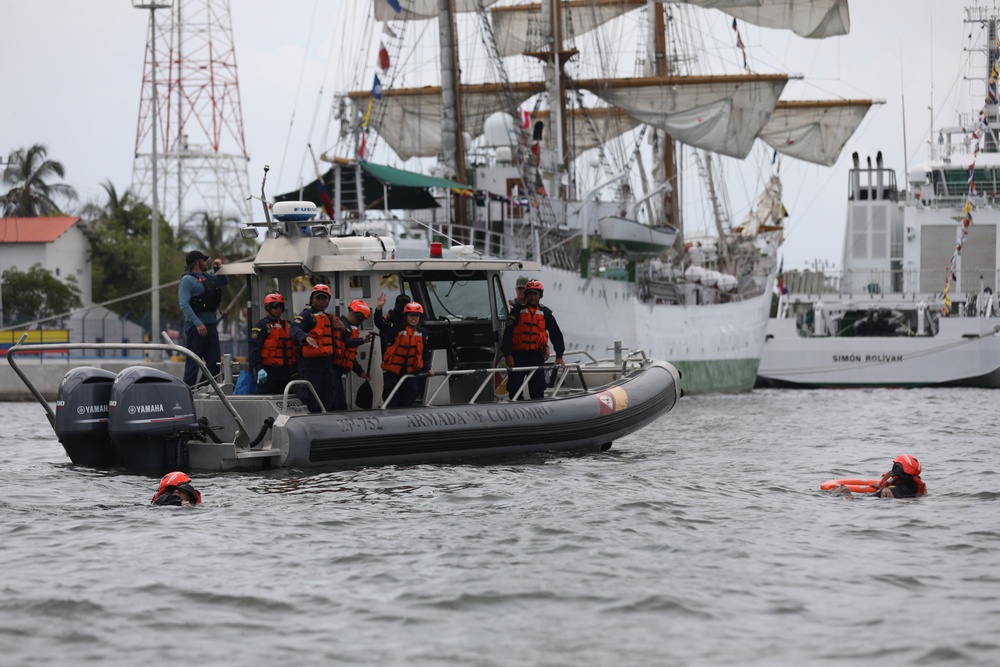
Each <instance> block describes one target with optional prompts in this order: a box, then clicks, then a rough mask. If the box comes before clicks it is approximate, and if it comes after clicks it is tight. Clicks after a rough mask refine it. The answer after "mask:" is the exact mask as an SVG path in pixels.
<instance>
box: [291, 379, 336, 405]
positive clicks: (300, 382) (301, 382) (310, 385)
mask: <svg viewBox="0 0 1000 667" xmlns="http://www.w3.org/2000/svg"><path fill="white" fill-rule="evenodd" d="M298 385H303V386H305V387H307V388H308V389H309V393H311V394H312V395H313V398H315V399H316V405H318V406H319V410H320V412H326V408H325V407H323V401H321V400H320V399H319V394H317V393H316V387H314V386H313V383H312V382H310V381H309V380H292V381H291V382H289V383H288V384H286V385H285V391H284V393H283V394H282V395H281V411H282V412H288V390H289V389H291V388H292V387H294V386H298Z"/></svg>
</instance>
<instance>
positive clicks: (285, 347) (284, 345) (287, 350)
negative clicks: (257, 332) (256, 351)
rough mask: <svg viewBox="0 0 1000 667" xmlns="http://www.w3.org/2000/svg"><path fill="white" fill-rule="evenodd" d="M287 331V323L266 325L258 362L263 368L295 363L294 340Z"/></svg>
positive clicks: (282, 321)
mask: <svg viewBox="0 0 1000 667" xmlns="http://www.w3.org/2000/svg"><path fill="white" fill-rule="evenodd" d="M289 329H290V327H289V324H288V322H286V321H284V320H279V321H278V322H268V323H267V338H265V339H264V345H263V347H262V348H261V350H260V361H261V363H262V364H263V365H264V366H291V365H292V364H294V363H295V360H296V358H297V357H296V354H295V339H294V338H292V336H291V334H290V333H289Z"/></svg>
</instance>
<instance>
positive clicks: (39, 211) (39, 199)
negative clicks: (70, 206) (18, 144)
mask: <svg viewBox="0 0 1000 667" xmlns="http://www.w3.org/2000/svg"><path fill="white" fill-rule="evenodd" d="M47 155H48V148H46V147H45V145H44V144H35V145H33V146H31V147H30V148H28V149H27V150H25V149H23V148H21V149H19V150H16V151H13V152H11V154H10V155H9V156H8V164H7V168H6V169H4V170H3V184H4V186H13V187H12V188H11V189H10V190H9V191H8V192H7V194H5V195H3V196H0V211H2V212H3V215H5V216H7V217H13V218H37V217H40V216H46V215H58V214H59V213H61V210H60V208H59V206H58V205H57V204H56V203H55V201H54V197H65V198H66V199H76V190H75V189H74V188H73V186H71V185H67V184H65V183H51V184H50V183H46V181H47V180H49V179H51V178H53V177H54V176H58V177H59V178H65V175H66V174H65V170H64V169H63V166H62V163H61V162H56V161H55V160H49V159H48V157H47Z"/></svg>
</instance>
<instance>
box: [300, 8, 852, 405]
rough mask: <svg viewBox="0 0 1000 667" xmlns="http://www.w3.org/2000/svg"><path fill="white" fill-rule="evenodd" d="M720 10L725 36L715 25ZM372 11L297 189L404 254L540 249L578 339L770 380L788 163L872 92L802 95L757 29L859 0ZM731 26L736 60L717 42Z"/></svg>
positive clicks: (822, 143) (716, 380)
mask: <svg viewBox="0 0 1000 667" xmlns="http://www.w3.org/2000/svg"><path fill="white" fill-rule="evenodd" d="M717 10H721V11H722V12H725V13H726V15H727V17H726V19H725V21H724V23H722V24H723V25H724V26H725V32H724V33H723V34H721V35H715V34H713V33H712V31H711V30H710V29H709V28H706V27H705V26H706V24H705V23H704V22H702V17H703V16H704V15H705V13H706V12H711V13H712V16H716V17H717ZM365 20H366V25H365V27H364V28H363V29H361V30H363V32H362V33H361V34H362V35H365V36H366V39H368V40H369V41H370V42H371V43H372V44H373V47H372V50H368V51H365V55H364V58H365V60H364V61H363V62H359V63H358V65H357V67H356V71H357V72H358V73H359V74H358V75H357V77H358V78H357V79H355V84H354V90H353V91H352V92H349V93H348V94H346V95H345V96H344V97H343V98H342V99H341V101H340V104H339V105H338V108H337V116H338V118H339V121H340V123H339V126H340V133H341V134H340V138H339V141H338V142H337V145H336V147H335V148H333V149H331V150H327V151H326V152H325V153H324V154H323V155H322V156H321V158H320V159H326V160H327V162H329V163H330V164H332V167H330V168H329V169H328V170H327V171H326V172H325V173H323V174H319V173H317V176H318V178H317V180H316V181H315V182H313V183H312V184H311V185H310V186H309V187H308V188H305V189H304V190H306V191H305V192H303V191H298V192H295V193H289V194H288V198H289V199H299V198H302V199H310V200H312V201H321V200H322V201H325V202H326V203H327V204H328V206H327V208H328V213H329V214H330V215H331V217H333V218H334V219H336V220H338V221H341V222H342V223H343V225H344V231H345V232H350V231H367V232H372V233H380V234H383V235H390V236H392V237H393V238H394V240H395V241H396V246H397V251H398V252H400V253H406V252H408V251H409V250H412V252H413V253H415V255H419V254H421V253H426V247H427V245H428V244H430V243H432V242H444V244H445V246H446V248H448V247H450V248H451V249H452V250H453V251H457V252H459V253H463V252H464V253H485V254H487V255H490V256H496V257H501V258H524V259H528V260H532V261H536V262H537V263H538V264H539V266H540V269H539V271H538V272H537V273H536V274H533V275H532V276H531V277H532V278H537V279H540V280H541V281H542V283H543V284H544V285H545V301H546V303H547V304H548V305H549V306H550V307H552V308H554V310H555V312H556V314H557V317H558V319H559V323H560V326H561V328H562V330H563V332H564V334H565V336H566V339H567V344H568V345H570V346H573V347H576V348H579V349H583V350H587V351H588V352H590V353H592V354H594V355H596V356H601V355H604V354H606V344H607V343H606V339H607V333H608V332H613V333H614V338H615V339H616V340H621V341H622V342H623V344H624V345H625V346H626V347H628V348H633V349H643V350H645V351H646V352H647V353H648V354H650V355H651V356H653V357H656V358H661V359H666V360H669V361H670V362H671V363H672V364H673V365H674V366H676V367H677V368H678V369H679V370H680V371H681V373H682V376H683V387H684V391H685V393H687V394H698V393H706V392H742V391H749V390H750V389H751V388H752V387H753V385H754V381H755V379H756V375H757V367H758V364H759V361H760V355H761V352H762V347H763V344H764V336H765V329H766V326H767V319H768V315H769V312H770V307H771V301H772V293H773V290H774V286H775V280H776V274H777V268H778V266H777V265H778V262H777V251H778V248H779V247H780V244H781V242H782V233H783V227H782V220H783V219H784V217H785V215H786V214H785V209H784V206H783V205H782V203H781V196H782V194H781V181H780V177H779V168H780V164H781V159H784V158H788V157H790V158H793V159H797V160H805V161H807V162H810V163H815V164H820V165H826V166H830V165H832V164H834V163H835V162H836V160H837V159H838V157H839V155H840V153H841V151H842V150H843V147H844V145H845V143H846V142H847V140H848V139H849V138H850V136H851V135H852V134H853V132H854V131H855V129H856V128H857V126H858V125H859V124H860V122H861V121H862V120H863V118H864V117H865V115H866V113H867V112H868V110H869V108H870V107H871V105H872V100H849V99H826V100H815V99H784V98H783V97H782V96H783V93H784V91H785V89H786V85H787V84H788V82H789V80H790V79H792V78H796V77H795V75H789V74H787V73H761V72H756V71H754V70H753V68H752V67H751V66H750V64H748V59H747V47H746V46H745V45H744V43H743V41H742V37H741V26H746V25H747V24H748V23H749V24H752V25H755V26H764V27H768V28H776V29H780V30H784V31H790V32H791V33H794V35H796V36H799V37H801V38H808V39H824V38H829V37H835V36H838V35H843V34H846V33H847V31H848V29H849V26H850V17H849V12H848V3H847V0H817V1H814V2H809V3H789V2H786V1H784V0H780V1H779V0H754V1H753V2H750V3H748V2H745V1H743V0H729V1H723V0H691V1H689V2H678V3H665V2H653V1H650V2H647V1H638V0H562V1H555V0H545V1H544V2H541V3H540V4H539V3H522V2H495V0H398V1H397V0H373V2H372V4H371V12H370V14H369V15H368V16H367V17H366V19H365ZM718 25H720V22H719V21H718V18H716V26H718ZM744 29H745V28H744ZM711 40H719V41H723V40H724V41H725V42H726V43H727V52H728V56H727V57H726V58H722V59H721V62H718V63H717V62H715V61H713V62H709V59H708V58H707V57H705V56H704V53H705V51H699V50H698V49H699V44H702V43H704V42H707V41H711ZM376 50H377V53H376ZM727 59H728V62H727ZM713 66H718V67H719V69H720V70H721V71H718V72H715V71H710V69H709V68H710V67H713ZM411 158H417V159H416V160H413V161H412V162H410V160H411ZM399 161H407V166H408V167H409V168H408V169H406V170H401V169H394V168H391V167H388V166H386V164H385V163H387V162H396V163H397V164H398V162H399ZM414 163H417V164H418V165H422V166H418V167H412V166H410V165H412V164H414ZM733 165H736V166H735V167H734V166H733ZM746 168H749V169H750V170H752V171H753V172H754V184H755V186H756V187H755V191H759V192H760V196H759V199H758V200H756V204H755V205H754V206H753V207H752V210H750V212H749V213H748V214H747V215H745V216H743V217H742V219H741V220H739V221H737V220H735V219H734V216H733V214H732V213H731V212H730V209H729V203H728V200H727V197H726V187H727V181H726V179H725V178H724V177H720V174H723V173H725V171H726V169H746ZM317 172H319V169H318V168H317ZM421 189H424V190H425V191H426V192H427V193H430V194H429V195H427V196H425V197H423V198H421V197H420V196H419V191H420V190H421ZM359 193H361V194H359ZM421 202H422V203H421ZM693 208H697V209H698V211H699V212H700V215H697V216H696V215H694V214H692V213H691V210H692V209H693ZM695 218H697V219H698V221H699V222H700V223H702V225H701V227H700V228H699V227H698V226H697V225H694V224H693V221H694V220H695ZM514 278H515V277H514V276H510V277H509V278H508V280H511V281H513V279H514ZM510 287H513V284H512V283H511V284H509V285H508V288H510Z"/></svg>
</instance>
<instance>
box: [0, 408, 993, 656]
mask: <svg viewBox="0 0 1000 667" xmlns="http://www.w3.org/2000/svg"><path fill="white" fill-rule="evenodd" d="M997 396H998V394H997V393H996V392H993V391H988V390H973V389H948V390H930V389H928V390H868V391H864V390H863V391H802V392H789V391H774V390H769V391H757V392H754V393H752V394H749V395H740V396H704V397H692V398H685V399H683V400H682V401H681V402H680V403H679V405H678V407H677V408H676V409H675V410H674V411H673V412H671V413H669V414H668V415H666V416H665V417H663V418H662V419H661V420H660V421H659V422H657V423H656V424H654V425H652V426H650V427H648V428H646V429H645V430H643V431H641V432H640V433H638V434H635V435H633V436H630V437H628V438H625V439H622V440H621V441H618V442H616V443H615V446H614V447H613V448H612V449H611V450H610V451H609V452H606V453H602V454H589V455H580V456H554V455H540V456H532V457H527V458H519V459H508V460H504V461H500V462H495V461H494V462H490V463H488V464H474V463H464V464H457V465H423V466H406V467H383V468H365V469H356V470H340V471H338V470H295V469H292V470H277V471H269V472H261V473H226V474H214V475H196V476H195V485H196V486H197V487H198V488H199V489H201V490H202V492H203V494H204V497H205V503H204V505H203V506H201V507H199V508H197V509H190V508H152V507H150V506H149V505H148V503H149V500H150V498H151V497H152V494H153V491H154V490H155V487H156V480H152V479H149V478H143V477H136V476H130V475H125V474H122V473H120V472H108V471H94V470H88V469H83V468H78V467H76V466H73V465H72V464H70V463H69V460H68V458H66V456H65V455H64V453H63V451H62V448H61V446H60V445H59V443H58V441H56V439H55V437H54V436H53V434H52V430H51V428H50V427H49V426H48V423H47V421H46V420H45V417H44V413H43V411H42V409H41V408H40V407H39V406H38V405H37V404H32V403H0V425H2V426H3V428H4V430H5V432H6V438H5V442H4V444H3V446H2V447H0V470H2V471H3V481H2V482H0V490H2V493H0V544H2V545H3V547H2V548H3V555H4V567H3V570H2V572H3V574H2V576H0V651H2V654H3V655H4V658H3V660H2V662H3V664H10V665H67V664H83V663H86V662H94V663H99V664H102V665H137V664H143V663H145V664H159V663H170V662H181V663H184V664H197V665H222V664H248V665H250V664H289V665H321V664H322V665H326V664H334V663H335V664H343V665H407V666H412V665H482V666H494V665H495V666H504V667H507V666H510V665H566V666H567V667H569V666H573V667H579V666H581V665H621V666H634V665H730V664H741V665H746V664H749V665H775V664H799V665H811V664H830V665H839V664H846V663H848V662H849V661H850V662H855V661H876V660H878V661H888V663H891V664H913V665H933V664H948V665H985V664H997V662H998V660H1000V657H998V656H1000V570H998V568H997V563H998V562H1000V514H998V511H997V508H998V506H997V504H996V503H997V502H998V498H1000V493H998V491H997V482H998V479H1000V478H998V477H997V472H998V470H1000V468H998V465H997V464H996V461H997V446H996V442H997V439H996V432H997V422H998V418H997V416H996V410H995V405H996V400H997ZM901 453H912V454H914V455H916V456H917V457H919V458H920V460H921V461H922V463H923V465H924V470H925V473H924V479H925V481H926V482H927V484H928V487H929V489H930V494H929V495H928V496H926V497H924V498H921V499H918V500H878V499H868V498H854V499H845V498H840V497H835V496H832V495H830V494H826V493H823V492H820V491H819V490H818V486H819V483H820V482H821V481H823V480H826V479H830V478H834V477H877V476H879V475H880V474H881V473H882V472H884V471H885V470H886V469H888V467H889V466H890V465H891V460H892V459H893V458H894V457H895V456H896V455H898V454H901Z"/></svg>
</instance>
